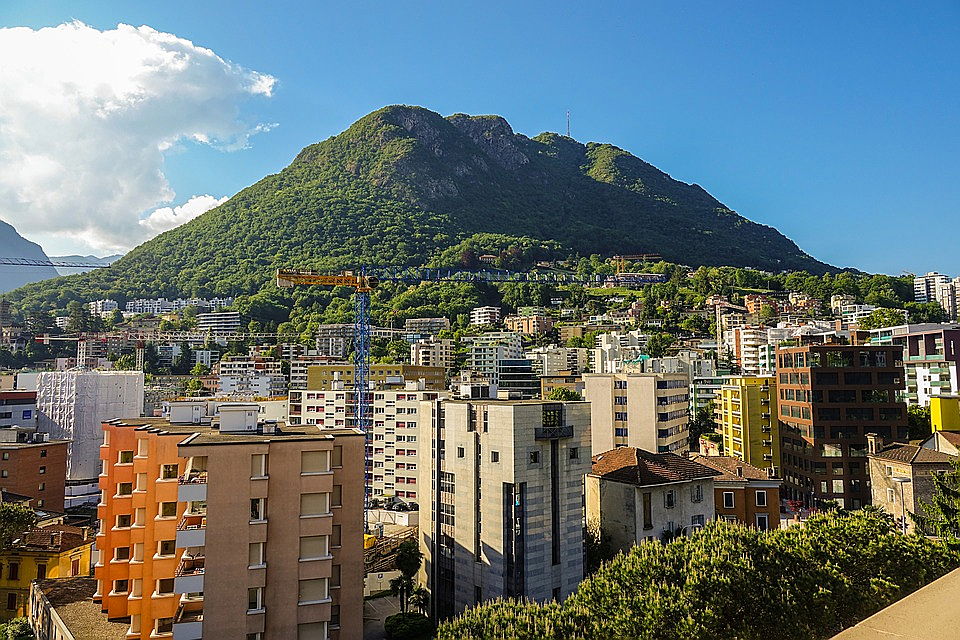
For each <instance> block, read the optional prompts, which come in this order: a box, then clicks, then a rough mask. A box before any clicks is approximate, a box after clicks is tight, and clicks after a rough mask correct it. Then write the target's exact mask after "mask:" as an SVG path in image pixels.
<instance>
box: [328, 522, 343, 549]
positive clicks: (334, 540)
mask: <svg viewBox="0 0 960 640" xmlns="http://www.w3.org/2000/svg"><path fill="white" fill-rule="evenodd" d="M340 526H341V525H339V524H335V525H333V530H332V531H331V532H330V546H331V547H339V546H340Z"/></svg>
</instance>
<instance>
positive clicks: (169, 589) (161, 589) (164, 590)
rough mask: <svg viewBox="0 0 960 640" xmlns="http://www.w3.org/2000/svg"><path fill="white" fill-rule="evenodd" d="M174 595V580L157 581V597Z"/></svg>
mask: <svg viewBox="0 0 960 640" xmlns="http://www.w3.org/2000/svg"><path fill="white" fill-rule="evenodd" d="M171 593H173V578H163V579H161V580H157V595H158V596H165V595H169V594H171Z"/></svg>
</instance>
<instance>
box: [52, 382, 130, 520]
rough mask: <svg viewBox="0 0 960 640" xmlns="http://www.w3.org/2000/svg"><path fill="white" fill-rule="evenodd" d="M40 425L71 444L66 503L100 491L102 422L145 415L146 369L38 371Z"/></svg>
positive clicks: (92, 498)
mask: <svg viewBox="0 0 960 640" xmlns="http://www.w3.org/2000/svg"><path fill="white" fill-rule="evenodd" d="M37 413H38V427H37V428H38V430H39V431H41V432H43V433H49V434H50V437H51V438H52V439H55V440H69V441H70V444H69V445H68V447H67V496H66V506H68V507H70V506H75V505H79V504H85V503H87V502H91V501H92V502H96V501H97V499H98V496H99V489H98V486H97V477H98V476H99V475H100V444H101V443H102V441H103V433H102V431H101V426H100V425H101V424H102V423H103V422H106V421H108V420H113V419H114V418H125V417H126V418H129V417H138V416H141V415H143V372H141V371H44V372H42V373H40V374H39V375H38V376H37Z"/></svg>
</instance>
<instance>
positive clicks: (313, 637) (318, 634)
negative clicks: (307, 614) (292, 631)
mask: <svg viewBox="0 0 960 640" xmlns="http://www.w3.org/2000/svg"><path fill="white" fill-rule="evenodd" d="M297 640H327V623H326V622H306V623H304V624H298V625H297Z"/></svg>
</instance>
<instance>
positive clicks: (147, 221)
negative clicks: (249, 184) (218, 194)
mask: <svg viewBox="0 0 960 640" xmlns="http://www.w3.org/2000/svg"><path fill="white" fill-rule="evenodd" d="M227 199H228V198H227V196H224V197H222V198H214V197H213V196H210V195H202V196H193V197H192V198H190V199H189V200H187V201H186V202H184V203H183V204H182V205H180V206H179V207H160V208H159V209H154V210H153V211H151V212H150V214H149V215H148V216H147V217H146V218H143V219H142V220H140V226H141V227H144V228H145V229H149V230H150V231H151V232H152V233H151V235H155V234H158V233H163V232H164V231H167V230H169V229H173V228H174V227H179V226H180V225H182V224H183V223H184V222H189V221H191V220H193V219H194V218H196V217H197V216H198V215H200V214H201V213H206V212H207V211H210V209H213V208H214V207H218V206H220V205H221V204H223V203H224V202H226V201H227Z"/></svg>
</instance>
